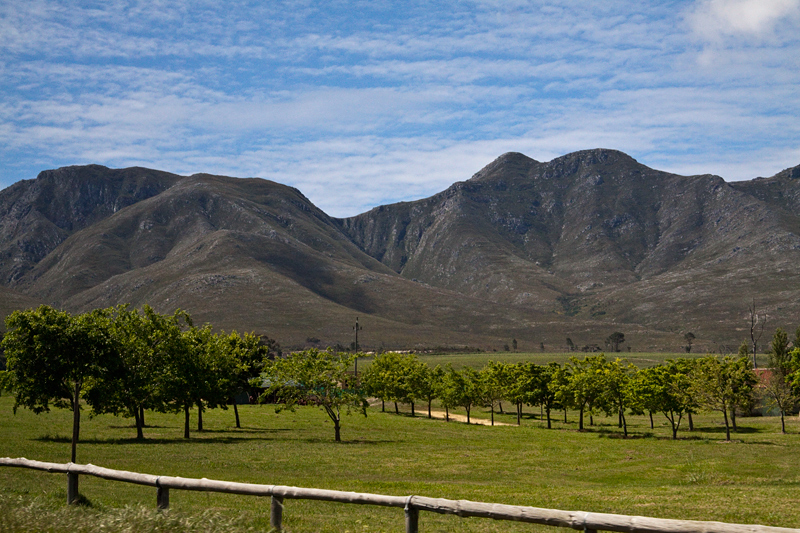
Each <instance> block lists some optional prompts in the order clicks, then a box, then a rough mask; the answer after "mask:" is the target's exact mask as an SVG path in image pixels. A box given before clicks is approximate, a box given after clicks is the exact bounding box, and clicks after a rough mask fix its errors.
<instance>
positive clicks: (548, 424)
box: [546, 407, 552, 429]
mask: <svg viewBox="0 0 800 533" xmlns="http://www.w3.org/2000/svg"><path fill="white" fill-rule="evenodd" d="M546 411H547V429H552V428H551V427H550V408H549V407H548V408H547V409H546Z"/></svg>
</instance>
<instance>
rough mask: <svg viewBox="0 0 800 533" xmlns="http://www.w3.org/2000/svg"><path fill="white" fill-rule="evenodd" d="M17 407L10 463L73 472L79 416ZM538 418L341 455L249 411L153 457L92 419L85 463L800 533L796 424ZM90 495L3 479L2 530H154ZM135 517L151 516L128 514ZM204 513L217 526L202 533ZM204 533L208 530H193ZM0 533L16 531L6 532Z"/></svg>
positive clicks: (9, 476) (165, 433)
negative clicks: (109, 525)
mask: <svg viewBox="0 0 800 533" xmlns="http://www.w3.org/2000/svg"><path fill="white" fill-rule="evenodd" d="M11 405H12V400H11V398H9V397H8V396H7V395H4V396H2V397H0V456H9V457H20V456H23V457H28V458H30V459H37V460H42V461H53V462H62V463H65V462H67V461H68V460H69V439H68V436H69V435H70V428H71V416H70V413H69V412H66V411H59V410H55V411H53V412H51V413H49V414H43V415H38V416H37V415H34V414H32V413H30V412H29V411H25V410H20V411H18V413H17V414H16V415H13V414H12V412H11ZM387 407H388V406H387ZM476 415H478V416H482V417H486V416H487V414H486V413H476ZM533 415H534V412H533V410H529V411H528V412H526V418H525V419H524V420H523V423H522V426H521V427H516V426H503V427H499V426H498V427H487V426H477V425H470V426H467V425H466V424H461V423H454V422H451V423H445V422H444V421H440V420H427V419H425V418H422V417H417V418H411V417H410V416H408V413H407V409H406V410H404V414H402V415H400V416H398V415H395V414H390V413H388V412H387V413H381V412H380V409H379V408H378V409H376V408H372V409H371V410H370V411H369V416H368V417H367V418H364V417H362V416H360V415H352V416H349V417H345V418H344V420H343V428H342V437H343V439H344V440H345V442H343V443H341V444H336V443H334V442H333V427H332V424H331V423H330V422H329V421H328V419H327V418H326V416H325V414H324V413H323V412H322V411H320V410H318V409H314V408H301V409H299V410H298V411H297V412H294V413H291V412H284V413H281V414H276V413H275V412H274V409H273V407H271V406H243V407H242V409H241V417H242V424H243V426H244V427H243V429H240V430H237V429H235V428H234V427H233V412H232V411H221V410H214V411H210V412H207V413H206V415H205V416H204V423H205V425H206V428H207V430H206V431H205V432H203V433H202V434H198V433H193V434H192V438H191V439H190V440H188V441H186V440H184V439H182V438H181V435H182V417H181V416H173V415H163V414H156V413H148V414H147V423H148V425H150V426H151V427H148V428H146V431H145V435H146V437H147V439H146V440H145V441H144V442H137V441H136V440H134V439H133V438H132V437H134V436H135V428H133V427H132V424H131V421H129V420H124V419H119V418H114V417H110V416H100V417H96V418H93V419H89V418H88V417H84V419H83V424H82V433H81V434H82V440H83V441H82V442H81V444H80V445H79V448H78V462H80V463H92V464H96V465H100V466H104V467H108V468H116V469H121V470H131V471H138V472H145V473H150V474H159V475H173V476H183V477H198V478H199V477H207V478H210V479H222V480H231V481H242V482H252V483H265V484H273V483H274V484H284V485H297V486H302V487H318V488H326V489H338V490H352V491H359V492H372V493H382V494H392V495H408V494H419V495H423V496H432V497H444V498H452V499H462V498H463V499H469V500H476V501H488V502H500V503H508V504H519V505H531V506H537V507H548V508H555V509H569V510H583V511H592V512H610V513H620V514H634V515H645V516H655V517H664V518H685V519H697V520H720V521H727V522H739V523H761V524H768V525H778V526H784V527H800V508H798V505H797V501H798V499H800V472H798V470H797V468H796V464H797V457H798V452H800V434H798V432H800V424H799V423H798V421H797V419H796V418H792V419H791V420H789V422H788V424H787V425H788V430H789V431H790V432H791V434H789V435H781V434H780V433H779V423H778V421H777V420H776V419H774V418H740V419H739V424H740V431H739V433H737V434H735V436H734V441H733V442H731V443H725V442H723V440H722V439H724V427H723V426H722V425H721V422H722V420H721V416H717V415H702V416H698V417H696V420H695V425H696V429H695V431H694V432H692V433H689V432H688V431H684V430H683V426H682V429H681V431H680V432H679V437H681V438H680V439H679V440H678V441H672V440H671V439H670V438H669V428H668V426H666V425H665V424H664V422H665V420H664V418H663V416H659V417H657V418H656V422H657V424H656V428H655V430H654V431H652V432H651V431H650V428H649V422H648V421H647V419H646V418H645V417H632V418H631V420H630V430H631V431H632V432H633V434H634V437H633V438H630V439H627V440H626V439H622V438H620V437H621V436H620V430H619V429H618V428H617V427H616V424H615V423H614V422H615V420H611V419H605V418H597V417H596V418H595V424H596V425H595V426H593V427H590V428H589V429H588V430H587V431H585V432H582V433H580V432H578V431H576V430H575V427H576V425H577V424H576V420H575V415H574V414H573V413H570V417H569V420H570V421H569V423H567V424H563V422H557V423H556V424H555V428H554V429H553V430H547V429H545V428H544V427H543V422H542V421H541V420H539V419H538V410H537V411H536V415H537V416H536V417H534V416H533ZM556 416H557V417H559V416H563V415H561V414H558V413H556ZM499 420H501V421H504V422H513V421H515V418H514V417H513V416H511V415H502V416H500V417H499ZM81 493H82V494H83V495H84V496H85V497H86V498H87V499H88V500H89V502H90V504H91V507H90V508H89V509H77V510H75V509H65V508H64V506H63V502H64V500H65V499H66V479H65V476H63V475H57V474H47V473H43V472H35V471H31V470H24V469H16V468H0V494H2V496H1V497H0V515H4V514H5V515H8V514H9V513H10V512H11V511H10V510H11V509H14V508H16V507H18V506H25V505H28V506H32V509H33V511H30V512H31V513H35V514H36V516H40V517H45V518H46V522H47V523H48V524H49V526H48V528H49V529H47V530H48V531H62V530H63V531H69V530H73V529H74V527H71V526H65V527H63V529H58V527H57V525H58V524H59V523H61V522H59V521H64V523H65V524H66V523H68V522H69V523H70V524H74V518H75V516H78V517H79V519H80V520H79V522H80V523H86V522H91V521H92V520H98V521H103V520H105V521H106V522H108V521H112V522H113V521H114V520H122V521H126V523H134V522H135V520H134V519H132V518H130V517H128V518H125V517H127V516H129V515H137V513H138V514H142V513H144V514H147V515H148V516H150V518H148V520H156V519H157V517H156V518H153V517H154V516H156V515H155V513H150V511H149V510H150V509H152V508H154V507H155V498H156V494H155V489H152V488H148V487H140V486H136V485H129V484H124V483H118V482H110V481H105V480H101V479H96V478H89V477H82V478H81ZM170 503H171V510H170V516H172V517H174V518H175V519H176V520H177V519H179V518H180V519H183V520H188V521H190V522H191V521H192V520H195V521H198V520H201V519H203V520H207V521H210V522H213V523H217V524H223V526H224V527H221V529H220V530H233V529H234V527H233V526H232V525H230V524H228V523H227V522H226V521H230V520H232V519H236V520H238V521H239V522H238V525H239V526H241V527H249V526H252V527H254V528H256V530H261V531H265V530H267V529H268V523H269V518H268V517H269V501H268V500H267V499H261V498H255V497H249V496H236V495H222V494H215V493H193V492H181V491H174V490H173V491H171V494H170ZM130 505H134V506H137V505H139V506H143V509H142V508H140V507H134V508H133V510H131V508H127V509H125V507H126V506H130ZM119 509H122V511H120V510H119ZM206 510H210V512H211V513H212V515H206V516H205V517H202V516H201V517H200V518H197V516H198V515H199V514H200V513H202V512H203V511H206ZM48 513H53V516H52V517H51V516H50V515H49V514H48ZM119 513H122V514H121V515H120V514H119ZM125 513H128V514H125ZM148 513H150V514H148ZM119 516H122V517H123V518H119ZM70 520H73V521H72V522H70ZM284 523H285V526H286V529H287V530H288V531H350V532H357V531H358V532H367V531H369V532H374V531H402V530H403V512H402V510H401V509H384V508H375V507H363V506H356V505H344V504H331V503H322V502H305V501H287V503H286V509H285V511H284ZM420 524H421V530H422V531H426V532H427V531H552V530H551V529H548V528H545V527H543V526H532V525H526V524H517V523H512V522H495V521H491V520H485V519H476V518H472V519H461V518H458V517H452V516H450V517H448V516H439V515H433V514H428V513H422V515H421V518H420ZM204 528H205V529H209V530H211V529H213V528H212V527H205V526H203V527H200V529H198V530H202V529H204ZM44 529H45V528H42V529H40V530H44ZM167 529H168V528H162V530H167ZM178 529H181V528H178ZM178 529H176V530H178ZM183 529H184V530H186V529H190V528H188V527H184V528H183ZM0 530H3V531H5V530H14V529H13V528H12V527H7V528H5V529H4V528H3V522H2V521H0ZM140 530H147V529H146V528H145V527H143V528H142V529H140Z"/></svg>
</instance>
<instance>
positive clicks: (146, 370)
mask: <svg viewBox="0 0 800 533" xmlns="http://www.w3.org/2000/svg"><path fill="white" fill-rule="evenodd" d="M99 313H102V317H103V320H104V321H105V322H106V325H107V328H108V332H109V334H110V336H111V339H112V342H113V349H114V351H115V357H116V358H117V360H118V362H119V364H118V365H117V366H116V367H115V372H114V373H113V374H108V375H106V376H105V377H104V379H102V380H96V381H95V382H94V383H93V386H92V387H91V389H90V390H89V391H88V393H87V397H88V398H89V399H90V401H91V402H92V404H93V405H94V406H95V410H96V411H97V412H103V413H111V414H114V415H122V416H129V417H133V418H134V421H135V424H136V437H137V438H138V439H143V438H144V430H143V428H144V410H145V409H154V410H158V411H163V410H165V404H164V399H163V397H162V395H161V392H162V387H161V385H162V384H163V381H164V379H165V375H164V374H165V372H166V367H165V364H166V362H167V361H168V360H169V357H170V354H171V353H172V351H173V350H175V349H176V346H178V345H180V346H182V342H183V339H182V333H181V328H180V325H179V320H180V317H181V316H182V314H181V312H178V313H177V314H175V315H172V316H169V315H160V314H158V313H156V312H155V311H154V310H153V309H152V308H151V307H150V306H147V305H146V306H144V307H143V308H142V310H141V311H138V310H136V309H130V308H129V307H128V306H126V305H121V306H117V307H114V308H110V309H105V310H102V311H99ZM177 349H180V347H178V348H177Z"/></svg>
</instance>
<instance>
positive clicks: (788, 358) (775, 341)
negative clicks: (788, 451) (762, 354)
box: [762, 328, 800, 434]
mask: <svg viewBox="0 0 800 533" xmlns="http://www.w3.org/2000/svg"><path fill="white" fill-rule="evenodd" d="M794 351H798V350H797V349H796V348H795V350H794ZM794 371H795V365H794V361H793V353H792V352H791V351H790V350H789V338H788V335H787V334H786V332H785V331H784V330H783V329H781V328H778V329H777V330H775V335H774V336H773V338H772V343H771V344H770V352H769V374H768V375H767V376H766V379H765V380H764V381H763V384H762V387H763V390H764V393H765V395H766V397H767V401H768V402H769V404H770V405H771V406H772V407H776V408H777V409H778V410H779V411H780V413H781V433H784V434H785V433H786V421H785V417H786V414H788V413H790V412H792V411H793V410H794V408H795V407H796V406H797V403H798V402H800V395H798V391H797V389H796V388H795V387H793V386H792V374H793V373H794Z"/></svg>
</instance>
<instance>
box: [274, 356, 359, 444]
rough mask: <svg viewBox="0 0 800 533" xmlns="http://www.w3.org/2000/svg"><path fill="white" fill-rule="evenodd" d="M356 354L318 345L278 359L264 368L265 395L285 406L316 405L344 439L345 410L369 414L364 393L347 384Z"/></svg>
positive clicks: (339, 440)
mask: <svg viewBox="0 0 800 533" xmlns="http://www.w3.org/2000/svg"><path fill="white" fill-rule="evenodd" d="M354 358H355V356H354V355H349V354H346V353H338V352H334V351H330V350H327V351H321V350H318V349H316V348H311V349H308V350H304V351H302V352H296V353H293V354H290V355H289V356H287V357H283V358H280V359H276V360H275V361H273V362H272V363H271V364H270V365H269V366H268V367H267V368H266V369H265V371H264V373H263V374H262V377H263V378H264V381H265V383H266V384H267V390H266V391H265V393H264V395H265V397H273V398H275V399H276V400H277V402H278V403H281V404H283V408H288V409H294V408H295V406H297V405H298V404H311V405H317V406H319V407H320V408H322V409H323V410H324V411H325V413H326V414H327V415H328V417H329V418H330V419H331V421H332V422H333V429H334V440H335V441H336V442H341V440H342V439H341V419H342V410H344V411H345V412H346V413H349V412H351V411H352V410H357V411H358V412H360V413H361V414H363V415H364V416H367V406H368V404H367V401H366V399H365V398H364V396H363V394H362V393H361V392H360V391H359V390H357V389H355V388H350V387H349V386H348V379H349V374H348V369H349V368H350V365H352V364H353V361H354Z"/></svg>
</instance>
